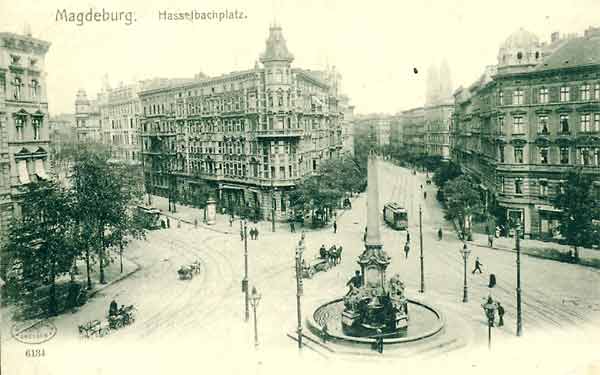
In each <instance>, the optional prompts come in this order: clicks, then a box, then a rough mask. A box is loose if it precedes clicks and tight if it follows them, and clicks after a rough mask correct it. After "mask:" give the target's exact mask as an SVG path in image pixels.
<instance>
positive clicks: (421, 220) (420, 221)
mask: <svg viewBox="0 0 600 375" xmlns="http://www.w3.org/2000/svg"><path fill="white" fill-rule="evenodd" d="M419 245H420V247H421V289H419V293H425V275H424V270H423V214H422V212H421V205H419Z"/></svg>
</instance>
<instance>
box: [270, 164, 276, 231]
mask: <svg viewBox="0 0 600 375" xmlns="http://www.w3.org/2000/svg"><path fill="white" fill-rule="evenodd" d="M273 177H274V176H273V175H271V231H272V232H275V197H274V196H273V189H274V188H273Z"/></svg>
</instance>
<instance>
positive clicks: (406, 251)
mask: <svg viewBox="0 0 600 375" xmlns="http://www.w3.org/2000/svg"><path fill="white" fill-rule="evenodd" d="M409 251H410V245H409V244H408V242H407V243H405V244H404V258H405V259H406V258H408V252H409Z"/></svg>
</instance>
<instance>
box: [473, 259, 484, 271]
mask: <svg viewBox="0 0 600 375" xmlns="http://www.w3.org/2000/svg"><path fill="white" fill-rule="evenodd" d="M481 266H483V264H482V263H481V262H480V261H479V257H477V258H476V259H475V269H474V270H473V272H471V273H473V274H474V273H475V271H479V273H483V271H481Z"/></svg>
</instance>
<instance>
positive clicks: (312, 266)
mask: <svg viewBox="0 0 600 375" xmlns="http://www.w3.org/2000/svg"><path fill="white" fill-rule="evenodd" d="M327 270H329V262H328V260H327V259H322V258H316V259H314V260H312V261H311V262H310V263H309V264H308V265H303V267H302V277H303V278H305V279H312V277H313V275H314V274H315V273H317V272H320V271H327Z"/></svg>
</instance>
